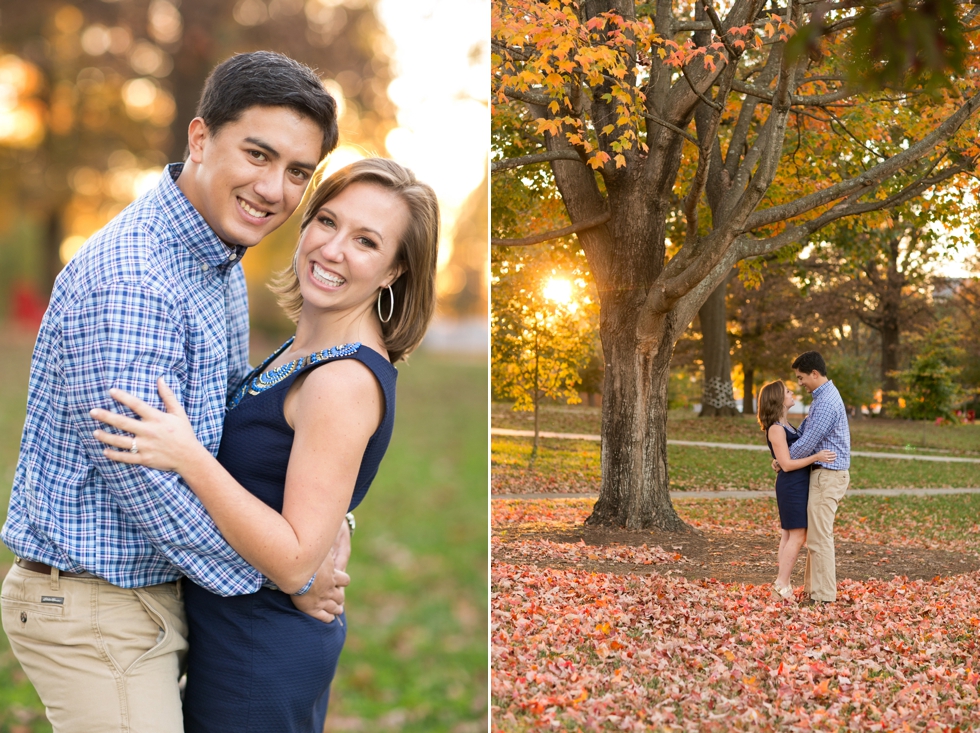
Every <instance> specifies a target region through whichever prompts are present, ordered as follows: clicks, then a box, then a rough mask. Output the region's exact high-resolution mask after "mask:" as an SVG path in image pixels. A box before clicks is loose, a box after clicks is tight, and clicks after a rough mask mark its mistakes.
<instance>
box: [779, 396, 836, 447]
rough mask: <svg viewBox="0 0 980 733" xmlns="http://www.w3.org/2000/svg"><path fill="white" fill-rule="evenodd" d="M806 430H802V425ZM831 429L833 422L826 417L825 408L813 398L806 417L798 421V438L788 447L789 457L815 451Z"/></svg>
mask: <svg viewBox="0 0 980 733" xmlns="http://www.w3.org/2000/svg"><path fill="white" fill-rule="evenodd" d="M804 424H805V425H806V430H805V431H804V430H803V425H804ZM832 429H833V422H832V421H831V420H828V419H827V410H826V408H825V407H824V406H822V405H821V404H820V401H819V400H814V402H813V404H811V405H810V412H809V414H808V415H807V416H806V419H804V421H803V422H802V423H800V438H799V440H797V441H796V442H795V443H793V445H791V446H790V447H789V457H790V458H793V459H797V458H806V457H807V456H812V455H813V454H814V453H816V452H817V446H818V445H820V443H821V442H822V441H823V440H824V438H826V437H827V436H828V435H829V434H830V431H831V430H832Z"/></svg>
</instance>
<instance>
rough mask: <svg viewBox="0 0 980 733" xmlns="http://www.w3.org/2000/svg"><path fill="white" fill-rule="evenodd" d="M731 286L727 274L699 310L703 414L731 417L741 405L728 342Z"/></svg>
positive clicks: (703, 415)
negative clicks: (727, 300)
mask: <svg viewBox="0 0 980 733" xmlns="http://www.w3.org/2000/svg"><path fill="white" fill-rule="evenodd" d="M727 289H728V280H727V278H726V280H725V281H724V282H722V283H721V285H719V286H718V287H717V288H715V290H714V292H712V293H711V295H710V296H708V299H707V300H706V301H705V302H704V305H702V306H701V310H699V311H698V316H699V318H700V320H701V336H702V339H701V355H702V359H703V361H704V382H703V385H702V389H701V417H731V416H732V415H737V414H738V406H737V405H736V403H735V398H734V397H733V396H732V357H731V351H730V346H729V343H728V328H727V322H728V313H727V311H726V309H725V294H726V291H727Z"/></svg>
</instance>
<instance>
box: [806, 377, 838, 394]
mask: <svg viewBox="0 0 980 733" xmlns="http://www.w3.org/2000/svg"><path fill="white" fill-rule="evenodd" d="M833 384H834V382H833V380H830V379H828V380H827V381H826V382H824V383H823V384H821V385H820V386H819V387H817V388H816V389H815V390H813V392H812V393H811V394H812V395H813V397H814V399H815V398H817V397H818V396H819V395H820V393H821V392H825V391H829V392H833V390H834V387H833ZM827 385H830V389H829V390H827V389H825V388H826V387H827Z"/></svg>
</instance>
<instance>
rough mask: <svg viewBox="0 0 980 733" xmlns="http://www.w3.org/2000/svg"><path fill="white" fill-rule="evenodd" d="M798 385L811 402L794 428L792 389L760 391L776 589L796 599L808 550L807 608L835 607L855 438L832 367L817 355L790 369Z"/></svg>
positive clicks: (774, 386)
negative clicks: (840, 522)
mask: <svg viewBox="0 0 980 733" xmlns="http://www.w3.org/2000/svg"><path fill="white" fill-rule="evenodd" d="M793 371H794V372H796V381H797V383H799V385H800V386H802V387H803V388H804V389H806V391H807V392H809V393H810V394H811V395H813V402H812V404H811V405H810V410H809V412H808V413H807V416H806V417H805V418H804V419H803V422H801V423H800V426H799V427H798V428H794V427H793V426H792V425H791V424H790V423H789V420H788V416H789V410H790V408H792V407H793V405H795V404H796V398H795V395H794V393H793V390H792V389H791V388H789V387H788V386H787V385H786V384H785V383H784V382H782V381H779V380H777V381H775V382H770V383H769V384H766V385H765V386H763V388H762V389H761V390H760V391H759V410H758V418H759V424H760V425H761V426H762V430H763V431H765V433H766V442H767V443H768V445H769V450H770V452H771V453H772V457H773V461H772V467H773V469H774V470H776V471H778V474H777V476H776V503H777V505H778V507H779V523H780V526H781V528H782V529H781V537H780V541H779V555H778V562H779V573H778V575H777V577H776V581H775V583H774V584H773V589H774V592H775V593H776V594H778V595H779V596H780V597H782V598H784V599H786V600H791V599H793V598H794V593H793V585H792V583H791V581H790V576H791V575H792V572H793V567H794V566H795V565H796V558H797V556H798V555H799V552H800V548H801V547H802V546H803V543H804V542H805V543H806V546H807V556H806V570H805V571H804V576H803V593H804V596H805V599H804V602H805V603H808V604H813V603H817V604H819V603H833V602H834V601H836V600H837V560H836V556H835V553H834V518H835V517H836V515H837V507H838V505H839V504H840V501H841V499H842V498H843V497H844V494H845V492H846V491H847V487H848V483H849V481H850V474H849V473H848V469H849V468H850V466H851V433H850V429H849V428H848V424H847V410H846V409H845V408H844V402H843V400H842V399H841V396H840V392H838V391H837V387H835V386H834V383H833V381H831V380H830V379H828V378H827V365H826V363H825V362H824V360H823V357H822V356H821V355H820V354H819V353H817V352H816V351H807V352H806V353H803V354H800V356H798V357H797V358H796V360H795V361H794V362H793Z"/></svg>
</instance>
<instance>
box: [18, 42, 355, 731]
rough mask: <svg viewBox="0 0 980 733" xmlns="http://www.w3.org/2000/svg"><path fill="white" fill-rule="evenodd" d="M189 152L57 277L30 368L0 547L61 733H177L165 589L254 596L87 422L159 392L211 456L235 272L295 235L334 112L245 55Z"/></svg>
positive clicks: (333, 602) (21, 643)
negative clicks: (261, 249) (274, 237)
mask: <svg viewBox="0 0 980 733" xmlns="http://www.w3.org/2000/svg"><path fill="white" fill-rule="evenodd" d="M188 138H189V140H188V152H187V156H186V160H185V161H184V163H176V164H172V165H170V166H169V167H168V168H167V170H166V172H165V173H164V174H163V175H162V177H161V179H160V182H159V183H158V184H157V186H156V187H155V188H154V189H153V190H152V191H150V192H148V193H146V194H145V195H143V196H141V197H140V198H139V199H137V200H136V201H135V202H133V203H132V204H131V205H130V206H129V207H127V208H126V209H125V210H124V211H123V212H122V213H121V214H119V215H118V216H117V217H116V218H115V219H114V220H113V221H111V222H110V223H109V224H108V225H107V226H106V227H105V228H103V229H102V230H101V231H99V232H98V233H96V234H95V235H93V237H92V238H91V239H90V240H89V241H88V242H87V243H86V244H85V246H84V247H83V248H82V249H81V250H80V252H79V253H78V254H77V255H76V256H75V257H74V258H73V259H72V261H71V262H70V263H69V264H68V265H67V266H66V267H65V269H64V270H63V272H62V273H61V274H60V275H59V277H58V279H57V281H56V283H55V287H54V291H53V293H52V296H51V302H50V304H49V306H48V309H47V312H46V313H45V316H44V320H43V322H42V324H41V330H40V333H39V334H38V339H37V344H36V346H35V349H34V356H33V360H32V364H31V378H30V386H29V392H28V403H27V420H26V423H25V426H24V434H23V438H22V441H21V450H20V458H19V461H18V464H17V469H16V473H15V477H14V485H13V490H12V493H11V498H10V509H9V513H8V517H7V521H6V523H5V525H4V527H3V535H2V536H3V541H4V542H5V543H6V544H7V546H8V547H10V548H11V549H12V550H13V551H14V553H15V554H16V555H17V558H18V559H17V562H16V564H15V565H14V566H13V567H12V568H11V571H10V573H9V575H8V576H7V578H6V579H5V580H4V583H3V594H2V608H3V627H4V630H5V631H6V633H7V636H8V637H9V639H10V643H11V647H12V649H13V650H14V653H15V655H16V656H17V659H18V660H19V661H20V663H21V665H22V667H23V668H24V670H25V671H26V672H27V675H28V677H29V678H30V679H31V682H32V683H33V684H34V686H35V688H36V689H37V691H38V693H39V694H40V697H41V700H42V701H43V702H44V704H45V706H46V708H47V713H48V718H49V720H50V721H51V723H52V725H53V727H54V730H55V731H56V732H57V733H60V732H63V731H72V732H73V733H74V732H76V731H92V732H93V733H96V732H97V733H105V732H106V731H140V732H141V733H146V732H152V733H155V732H157V731H159V732H160V733H180V731H182V730H183V724H182V719H181V709H180V698H179V693H178V686H177V681H178V676H179V669H180V664H181V660H182V658H183V656H184V654H185V652H186V649H187V639H186V634H187V632H186V619H185V617H184V612H183V604H182V601H181V600H180V587H179V583H177V582H176V581H177V580H178V579H179V578H180V577H181V576H187V577H189V578H191V579H192V580H193V581H194V582H195V583H198V584H199V585H201V586H203V587H205V588H207V589H209V590H211V591H213V592H215V593H219V594H221V595H243V594H247V593H254V592H255V591H256V590H258V589H259V588H260V587H261V586H262V585H263V583H264V582H265V578H264V577H263V576H262V575H261V574H260V573H259V572H258V571H256V570H255V569H254V568H253V567H251V566H250V565H249V564H248V563H246V562H245V561H244V560H243V559H242V558H241V557H240V556H239V555H238V553H237V552H235V550H233V549H232V548H231V547H230V546H229V545H228V544H227V543H226V542H225V541H224V539H223V538H222V536H221V534H220V533H219V532H218V530H217V528H216V527H215V525H214V523H213V521H212V520H211V518H210V517H209V516H208V514H207V512H206V511H205V509H204V507H203V505H202V504H201V502H200V501H199V500H198V499H197V497H196V496H195V495H194V494H193V493H192V492H191V491H190V490H189V489H188V488H187V487H186V486H185V485H184V484H183V483H182V481H181V479H180V477H179V476H178V475H177V474H174V473H163V472H160V471H154V470H152V469H148V468H144V467H141V466H131V465H125V464H121V463H116V462H114V461H110V460H108V459H107V458H105V456H104V455H103V448H104V446H103V445H102V444H101V443H99V442H97V441H96V440H95V439H94V438H93V437H92V432H93V431H94V430H95V429H96V427H97V424H96V423H95V421H94V420H92V419H91V418H90V417H89V416H88V413H89V410H91V409H92V408H94V407H101V408H103V409H106V410H113V409H117V406H116V405H115V403H114V402H113V400H112V399H111V398H110V397H109V389H110V388H112V387H116V388H119V389H123V390H126V391H128V392H131V393H133V394H135V395H137V396H139V397H140V398H141V399H143V400H144V401H146V402H148V403H150V404H154V405H157V406H160V399H159V396H158V394H157V389H156V379H157V377H159V376H161V375H163V376H164V377H165V378H166V380H167V384H168V385H169V386H170V388H171V389H172V390H173V391H174V393H175V394H176V395H177V396H178V398H179V399H180V400H181V402H182V403H183V406H184V409H185V410H186V412H187V415H188V417H189V418H190V420H191V422H192V424H193V425H194V428H195V431H196V433H197V436H198V438H199V439H200V440H201V442H202V443H203V444H204V445H205V446H207V447H208V448H209V449H210V450H211V452H212V453H214V454H216V453H217V451H218V446H219V443H220V440H221V429H222V423H223V421H224V408H225V402H226V399H227V397H228V395H229V394H230V393H231V391H232V390H234V389H235V388H236V387H237V385H238V384H239V382H240V381H241V379H242V378H243V377H244V375H245V374H246V372H247V371H248V306H247V300H246V290H245V280H244V275H243V273H242V268H241V264H240V262H241V258H242V255H243V254H245V252H246V250H247V249H248V248H249V247H251V246H253V245H255V244H257V243H258V242H260V241H261V240H262V239H263V238H264V237H265V236H266V235H268V234H269V233H270V232H272V231H273V230H274V229H276V228H277V227H279V226H280V225H281V224H282V223H283V222H285V221H286V219H288V218H289V216H290V214H292V213H293V211H294V210H295V208H296V206H297V205H298V203H299V202H300V200H301V198H302V197H303V194H304V192H305V191H306V187H307V184H308V182H309V181H310V179H311V178H312V175H313V173H314V170H315V168H316V166H317V164H318V163H319V161H320V160H321V159H322V158H323V157H324V156H325V155H326V154H327V153H329V152H330V151H331V150H332V149H333V148H334V147H336V145H337V122H336V110H335V102H334V100H333V98H332V97H330V95H329V94H327V92H326V91H325V90H324V88H323V85H322V83H321V82H320V80H319V79H318V78H317V76H316V75H315V74H314V73H313V72H312V70H310V69H309V68H307V67H305V66H303V65H301V64H298V63H297V62H295V61H293V60H291V59H288V58H286V57H285V56H281V55H279V54H272V53H266V52H258V53H253V54H242V55H239V56H235V57H233V58H231V59H229V60H227V61H225V62H224V63H222V64H220V65H219V66H218V67H216V68H215V69H214V71H213V72H212V74H211V76H210V77H209V78H208V81H207V83H206V85H205V89H204V92H203V94H202V97H201V102H200V105H199V107H198V116H197V117H196V118H195V119H194V121H193V122H192V123H191V124H190V127H189V130H188ZM134 444H135V441H134ZM134 448H135V445H134ZM258 448H260V447H257V449H258ZM343 532H346V525H345V526H344V529H343V530H342V533H343ZM343 540H349V537H346V538H343ZM343 540H338V541H343ZM328 564H329V558H328ZM328 564H325V565H324V567H323V568H321V572H320V573H318V578H317V580H316V583H313V581H312V580H311V583H309V584H308V585H307V589H309V588H310V587H311V586H312V591H311V592H310V593H309V594H307V595H306V596H304V597H302V598H297V599H296V600H295V601H294V602H295V604H296V605H297V607H299V608H301V610H304V611H305V612H307V613H309V614H310V615H311V616H315V617H318V618H329V616H328V614H329V612H330V611H333V612H337V611H339V605H338V603H339V602H342V588H339V589H335V582H334V579H333V572H332V566H331V569H330V570H328V569H327V568H328ZM335 590H336V591H339V592H335Z"/></svg>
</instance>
